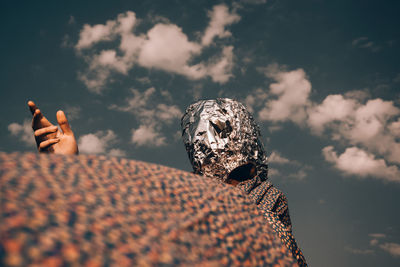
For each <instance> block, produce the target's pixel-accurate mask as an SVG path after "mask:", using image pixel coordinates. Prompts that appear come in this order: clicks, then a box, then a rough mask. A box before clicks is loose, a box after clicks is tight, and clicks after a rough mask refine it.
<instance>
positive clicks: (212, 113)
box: [28, 98, 307, 266]
mask: <svg viewBox="0 0 400 267" xmlns="http://www.w3.org/2000/svg"><path fill="white" fill-rule="evenodd" d="M28 106H29V108H30V110H31V113H32V115H33V118H32V128H33V130H34V135H35V140H36V144H37V147H38V150H39V152H47V153H55V154H78V153H79V152H78V146H77V143H76V139H75V137H74V134H73V132H72V130H71V127H70V125H69V123H68V120H67V118H66V116H65V114H64V113H63V112H62V111H58V112H57V122H58V124H59V125H60V128H61V130H60V129H58V127H57V126H54V125H53V124H51V123H50V122H49V121H48V120H47V119H46V118H45V117H44V116H43V114H42V113H41V111H40V110H39V109H38V108H37V106H36V105H35V104H34V103H33V102H32V101H29V102H28ZM181 127H182V139H183V142H184V145H185V148H186V151H187V153H188V156H189V160H190V162H191V164H192V167H193V172H194V173H196V174H199V175H204V176H208V177H211V178H213V179H217V180H219V181H221V182H224V183H228V184H231V185H233V186H235V187H236V188H238V189H239V190H241V191H242V192H243V193H244V194H246V195H248V196H249V197H250V199H252V200H253V201H254V203H255V205H256V206H257V208H258V209H260V210H261V212H262V213H263V214H264V216H265V218H266V219H267V221H268V223H269V224H270V225H271V227H272V228H273V230H274V231H275V232H276V233H277V235H278V236H279V238H280V239H281V241H282V243H283V244H284V245H285V246H286V247H287V248H288V249H289V251H291V252H292V254H293V256H294V257H295V258H296V260H297V262H298V263H299V265H300V266H307V263H306V260H305V258H304V256H303V254H302V252H301V250H300V249H299V248H298V246H297V243H296V241H295V239H294V236H293V234H292V224H291V220H290V216H289V209H288V205H287V199H286V197H285V195H284V194H283V193H282V192H281V191H279V190H278V189H276V188H275V187H274V186H273V185H272V184H271V183H270V182H269V181H268V158H267V155H266V152H265V150H264V146H263V144H262V141H261V134H260V130H259V127H258V125H257V124H256V122H255V121H254V119H253V117H252V115H251V114H250V113H249V112H248V111H247V109H246V108H245V107H244V106H243V105H242V104H241V103H239V102H237V101H235V100H232V99H229V98H217V99H215V100H201V101H197V102H195V103H193V104H191V105H189V107H188V108H187V109H186V111H185V113H184V115H183V117H182V119H181Z"/></svg>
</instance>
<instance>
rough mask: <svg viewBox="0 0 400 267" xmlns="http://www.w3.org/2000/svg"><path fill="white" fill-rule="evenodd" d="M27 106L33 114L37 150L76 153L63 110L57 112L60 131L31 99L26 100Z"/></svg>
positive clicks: (72, 136)
mask: <svg viewBox="0 0 400 267" xmlns="http://www.w3.org/2000/svg"><path fill="white" fill-rule="evenodd" d="M28 106H29V109H30V111H31V113H32V115H33V118H32V129H33V131H34V135H35V140H36V145H37V148H38V150H39V152H45V153H55V154H64V155H71V154H78V145H77V143H76V139H75V136H74V133H73V132H72V130H71V127H70V126H69V123H68V120H67V117H66V116H65V114H64V112H63V111H61V110H59V111H58V112H57V122H58V124H59V125H60V128H61V130H62V131H60V130H59V129H58V127H57V126H55V125H53V124H52V123H51V122H49V121H48V120H47V119H46V117H45V116H43V114H42V112H41V111H40V109H38V108H37V106H36V105H35V103H33V101H28Z"/></svg>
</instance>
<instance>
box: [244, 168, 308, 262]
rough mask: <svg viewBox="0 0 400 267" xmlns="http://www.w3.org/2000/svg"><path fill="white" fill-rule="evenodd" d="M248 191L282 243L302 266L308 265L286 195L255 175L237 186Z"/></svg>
mask: <svg viewBox="0 0 400 267" xmlns="http://www.w3.org/2000/svg"><path fill="white" fill-rule="evenodd" d="M237 188H239V189H240V190H242V191H243V192H244V193H246V194H247V195H248V196H249V197H250V198H251V199H252V200H253V201H254V203H255V204H256V205H257V207H258V208H259V209H260V210H261V211H262V213H263V214H264V215H265V217H266V218H267V221H268V222H269V224H270V225H271V227H272V228H273V229H274V230H275V232H276V233H277V234H278V236H279V237H280V239H281V241H282V243H283V244H284V245H285V246H286V247H287V248H288V249H289V250H290V251H291V252H292V254H293V256H294V257H295V258H296V259H297V261H298V263H299V265H300V266H307V263H306V260H305V258H304V256H303V253H302V252H301V250H300V249H299V248H298V246H297V243H296V240H295V239H294V236H293V233H292V223H291V221H290V216H289V209H288V204H287V199H286V197H285V195H284V194H283V193H282V192H281V191H279V190H278V189H277V188H275V187H274V186H273V185H272V184H271V183H270V182H269V181H265V180H264V179H261V178H260V177H258V176H255V177H254V178H252V179H251V180H250V181H246V182H243V183H241V184H239V185H238V186H237Z"/></svg>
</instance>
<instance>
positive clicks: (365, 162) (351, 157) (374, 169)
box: [322, 146, 400, 182]
mask: <svg viewBox="0 0 400 267" xmlns="http://www.w3.org/2000/svg"><path fill="white" fill-rule="evenodd" d="M322 153H323V156H324V158H325V160H326V161H328V162H331V163H333V164H334V166H335V167H336V168H337V169H339V170H341V171H342V172H343V173H344V174H347V175H357V176H359V177H368V176H370V177H375V178H381V179H384V180H386V181H391V182H400V170H399V168H398V167H397V166H395V165H392V166H388V165H387V164H386V162H385V160H384V159H376V158H375V156H374V155H373V154H371V153H368V152H366V151H364V150H362V149H360V148H357V147H349V148H346V150H345V151H344V152H343V153H342V154H341V155H339V156H338V155H337V153H336V152H335V151H334V148H333V146H327V147H325V148H323V149H322Z"/></svg>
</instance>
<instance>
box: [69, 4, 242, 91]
mask: <svg viewBox="0 0 400 267" xmlns="http://www.w3.org/2000/svg"><path fill="white" fill-rule="evenodd" d="M209 17H210V23H209V25H208V27H207V28H206V30H205V32H204V34H203V36H202V38H201V41H199V42H196V41H190V40H189V39H188V36H187V35H186V34H185V33H183V31H182V28H180V27H179V26H177V25H175V24H171V23H169V22H167V21H165V22H160V23H157V24H156V25H154V26H153V27H152V28H151V29H150V30H148V31H147V32H146V33H142V34H135V33H134V30H135V27H136V26H137V25H138V23H139V22H138V19H137V18H136V14H135V13H134V12H132V11H127V12H125V13H122V14H119V15H118V17H117V18H116V19H115V20H108V21H107V22H106V23H105V24H97V25H93V26H91V25H89V24H85V25H84V26H83V28H82V30H81V32H80V35H79V41H78V42H77V44H76V45H75V49H76V51H77V55H78V56H80V57H82V58H83V59H84V60H85V61H86V62H87V64H88V69H87V70H86V71H83V72H80V73H79V78H80V80H81V81H82V82H83V83H84V84H85V85H86V86H87V87H88V89H89V90H91V91H92V92H96V93H100V92H101V91H102V90H103V88H104V85H105V84H107V83H108V82H111V81H112V74H113V73H119V74H123V75H127V74H128V72H129V70H130V69H132V68H133V66H135V65H138V66H141V67H145V68H149V69H152V68H154V69H159V70H163V71H166V72H170V73H176V74H180V75H183V76H185V77H187V78H189V79H193V80H197V79H201V78H205V77H210V78H211V79H212V80H213V81H214V82H217V83H225V82H227V81H228V80H229V79H230V78H231V77H232V68H233V59H234V57H233V46H222V47H220V51H221V53H220V54H217V55H214V56H213V57H211V58H210V59H208V60H206V61H200V62H198V63H195V64H193V63H192V62H193V60H194V59H196V58H198V57H199V56H200V55H201V53H202V51H203V49H204V48H205V47H207V46H209V45H211V44H212V41H213V40H214V39H215V38H226V37H228V36H230V35H231V32H230V31H228V30H226V27H227V26H229V25H231V24H233V23H236V22H238V21H239V20H240V16H239V15H237V14H236V13H234V12H230V11H229V8H228V7H227V6H226V5H224V4H221V5H217V6H214V8H213V10H212V11H210V12H209ZM116 41H119V42H120V43H119V45H118V46H117V47H115V48H112V49H103V50H101V51H99V52H98V51H97V50H96V48H97V47H98V46H97V44H99V43H105V42H108V43H110V42H114V43H115V42H116Z"/></svg>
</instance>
